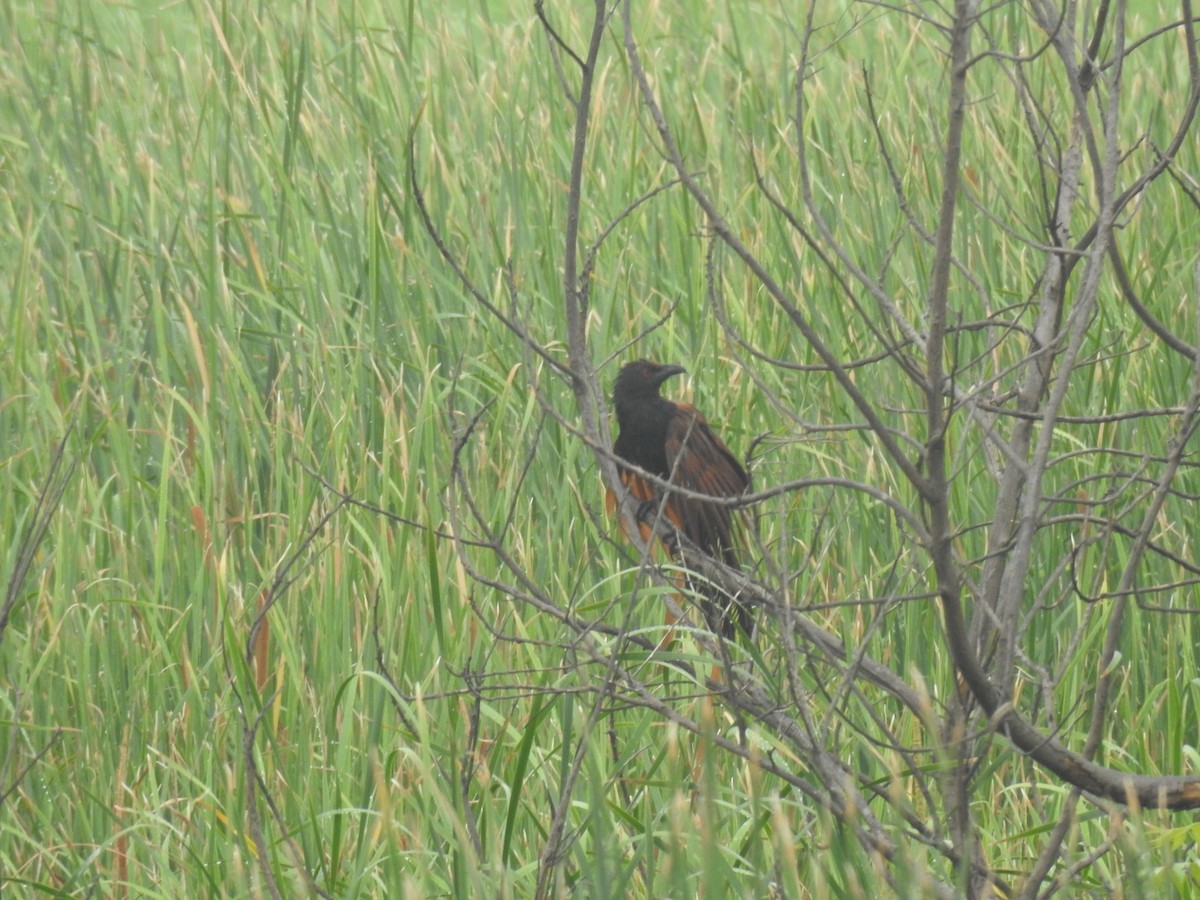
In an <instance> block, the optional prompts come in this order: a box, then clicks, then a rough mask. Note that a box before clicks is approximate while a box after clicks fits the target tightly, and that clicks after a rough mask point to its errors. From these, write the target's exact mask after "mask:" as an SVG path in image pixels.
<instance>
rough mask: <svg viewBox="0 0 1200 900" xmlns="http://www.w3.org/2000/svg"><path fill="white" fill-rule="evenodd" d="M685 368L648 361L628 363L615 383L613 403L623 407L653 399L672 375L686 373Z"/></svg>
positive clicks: (622, 368)
mask: <svg viewBox="0 0 1200 900" xmlns="http://www.w3.org/2000/svg"><path fill="white" fill-rule="evenodd" d="M686 371H687V369H685V368H684V367H683V366H677V365H673V364H672V365H663V364H662V363H656V362H651V361H650V360H648V359H637V360H634V361H633V362H631V363H626V364H625V365H624V366H622V367H621V371H620V372H618V373H617V380H616V381H614V382H613V403H614V405H616V406H621V405H622V404H624V403H628V402H631V401H637V400H644V399H651V398H654V397H657V396H658V389H659V387H660V386H661V385H662V383H663V382H664V381H666V380H667V379H668V378H670V377H671V376H672V375H680V374H682V373H684V372H686Z"/></svg>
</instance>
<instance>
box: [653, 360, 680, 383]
mask: <svg viewBox="0 0 1200 900" xmlns="http://www.w3.org/2000/svg"><path fill="white" fill-rule="evenodd" d="M686 373H687V369H685V368H684V367H683V366H680V365H676V364H675V363H671V364H670V365H666V366H663V367H662V371H661V372H659V373H658V383H659V384H662V383H663V382H664V381H666V380H667V379H668V378H671V377H672V376H674V375H684V374H686Z"/></svg>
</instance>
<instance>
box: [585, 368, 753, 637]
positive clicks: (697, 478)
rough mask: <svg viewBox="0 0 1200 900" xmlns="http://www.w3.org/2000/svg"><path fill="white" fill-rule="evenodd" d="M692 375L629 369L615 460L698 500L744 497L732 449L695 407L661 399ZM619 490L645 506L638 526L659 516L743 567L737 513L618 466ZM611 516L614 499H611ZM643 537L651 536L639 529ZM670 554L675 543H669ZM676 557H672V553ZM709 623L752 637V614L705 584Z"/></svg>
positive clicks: (621, 380) (743, 478)
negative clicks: (665, 387)
mask: <svg viewBox="0 0 1200 900" xmlns="http://www.w3.org/2000/svg"><path fill="white" fill-rule="evenodd" d="M685 371H687V370H686V369H684V368H683V366H677V365H662V364H660V363H656V362H651V361H650V360H647V359H639V360H637V361H635V362H631V363H628V364H627V365H625V366H624V367H623V368H622V369H621V371H620V372H619V373H618V374H617V380H616V382H615V383H614V384H613V406H614V407H615V408H616V412H617V426H618V428H619V429H620V432H619V434H618V435H617V440H616V443H615V444H613V452H614V453H615V454H616V455H617V456H618V457H620V458H621V459H623V460H625V461H626V462H629V463H632V464H633V465H635V466H638V467H639V468H642V469H645V470H646V471H647V472H651V473H653V474H654V475H657V476H658V477H659V478H661V479H663V480H664V481H668V482H670V483H671V484H673V485H678V486H679V487H681V488H684V489H686V490H688V491H693V492H695V493H698V494H708V495H709V496H712V497H736V496H738V495H740V494H743V493H745V492H746V489H747V488H748V487H749V485H750V478H749V477H748V476H747V475H746V470H745V469H743V468H742V465H741V463H739V462H738V461H737V459H735V458H734V455H733V454H732V453H731V452H730V451H729V448H728V447H726V446H725V444H724V443H723V442H722V441H721V439H720V438H719V437H717V435H716V434H715V433H714V432H713V430H712V428H710V427H709V425H708V422H707V421H706V420H705V418H704V416H702V415H701V414H700V412H699V411H698V410H697V409H696V407H694V406H692V405H691V404H690V403H675V402H673V401H671V400H668V399H666V398H665V397H662V396H660V395H659V392H658V391H659V388H660V387H661V386H662V383H663V382H664V381H666V380H667V379H668V378H670V377H671V376H672V375H679V374H680V373H682V372H685ZM617 472H618V474H619V475H620V477H621V482H622V484H624V485H625V486H626V487H627V488H628V489H629V492H630V493H631V494H632V495H633V497H634V498H635V499H636V500H638V501H639V502H640V503H641V504H642V509H639V518H640V519H642V520H645V519H649V518H652V517H653V516H654V515H656V514H657V513H658V508H659V503H660V502H661V504H662V514H663V515H664V516H665V517H666V518H667V519H668V520H669V521H670V523H671V524H672V525H673V526H674V527H675V528H677V529H678V530H679V531H680V532H681V533H682V534H683V536H684V537H685V538H686V539H687V540H688V541H690V542H691V543H692V544H694V545H695V546H696V547H697V548H699V549H700V550H702V551H703V552H705V553H707V554H708V555H709V556H712V557H714V558H715V559H719V560H721V561H722V562H724V563H725V564H726V565H727V566H731V567H733V568H736V567H737V565H738V559H737V551H736V548H735V545H734V535H733V528H734V517H735V512H734V510H733V509H732V508H731V507H729V506H724V505H721V504H719V503H713V502H712V501H710V500H703V499H700V498H699V497H690V496H686V495H683V494H678V493H674V492H672V491H671V490H670V489H669V488H664V487H662V486H660V485H656V484H654V483H653V482H651V481H649V480H647V479H646V478H644V477H643V476H641V475H639V474H637V473H636V472H634V471H633V470H631V469H627V468H625V467H624V466H621V465H620V464H618V466H617ZM606 499H607V505H608V507H609V511H610V512H611V511H612V510H613V509H614V508H615V506H616V497H615V496H614V495H613V493H612V491H609V492H608V497H607V498H606ZM641 529H642V537H643V538H644V539H647V540H648V539H649V529H648V528H647V527H646V525H645V524H644V521H643V524H642V525H641ZM663 543H664V545H665V546H666V548H667V551H668V552H672V551H673V550H674V549H675V545H674V543H673V542H670V541H664V542H663ZM672 555H675V554H674V553H673V554H672ZM696 588H697V593H699V594H700V596H701V598H702V601H701V602H702V609H703V612H704V619H705V622H706V623H707V625H708V627H709V628H710V629H712V630H713V631H714V632H717V631H719V632H720V633H721V634H722V635H724V636H725V637H727V638H730V637H733V633H734V626H735V623H736V625H738V626H740V627H741V628H742V630H743V631H745V632H746V634H750V633H751V628H752V626H753V622H752V620H751V618H750V614H749V611H748V610H747V609H746V608H745V607H744V606H741V605H740V604H738V603H737V601H736V600H734V599H733V598H732V597H730V596H728V595H727V594H726V593H725V592H724V591H721V590H719V589H718V588H716V587H715V586H714V585H711V584H708V583H705V584H701V585H697V586H696Z"/></svg>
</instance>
